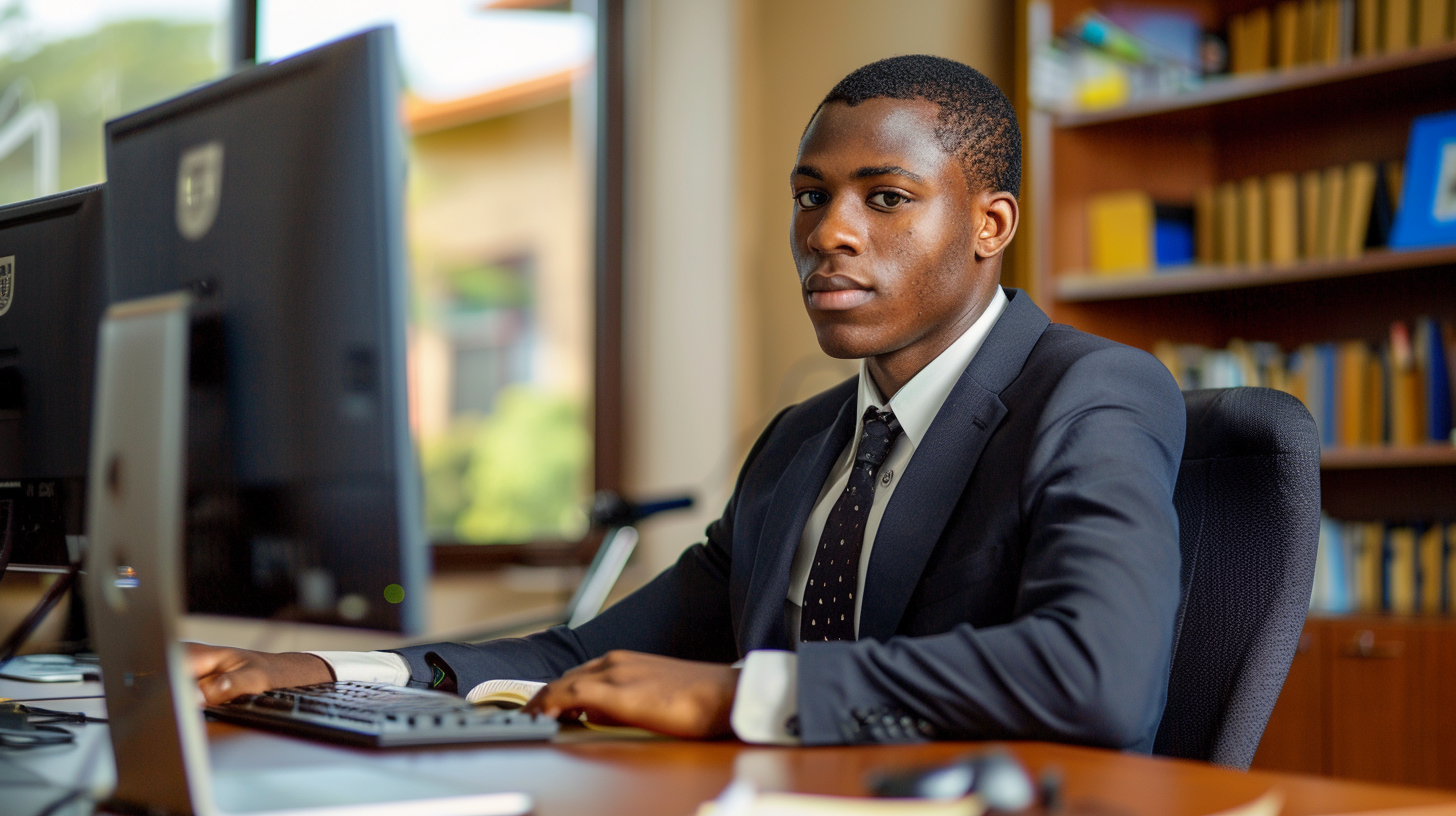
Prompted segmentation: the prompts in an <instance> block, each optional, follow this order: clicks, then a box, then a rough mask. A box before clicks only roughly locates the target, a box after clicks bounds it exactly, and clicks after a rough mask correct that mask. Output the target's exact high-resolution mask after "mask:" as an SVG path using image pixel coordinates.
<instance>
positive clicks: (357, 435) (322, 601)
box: [106, 29, 426, 631]
mask: <svg viewBox="0 0 1456 816" xmlns="http://www.w3.org/2000/svg"><path fill="white" fill-rule="evenodd" d="M393 48H394V46H393V36H392V31H391V30H389V29H375V30H372V31H368V32H365V33H363V34H359V35H356V36H353V37H349V38H347V39H343V40H340V41H337V42H335V43H332V44H329V45H325V46H323V47H320V48H318V49H315V50H313V51H309V52H305V53H303V54H300V55H298V56H296V57H292V58H290V59H287V60H283V61H280V62H276V63H272V64H268V65H262V66H258V67H255V68H250V69H248V70H246V71H243V72H241V73H238V74H236V75H234V76H232V77H229V78H227V79H224V80H221V81H218V82H216V83H213V84H211V85H208V86H205V87H203V88H201V89H198V90H196V91H192V92H189V93H187V94H184V95H183V96H180V97H177V98H175V99H172V100H170V101H167V102H163V103H161V104H159V105H156V106H154V107H151V108H148V109H146V110H143V111H140V112H138V113H135V114H132V115H129V116H126V117H122V118H120V119H116V120H113V121H111V122H109V123H108V124H107V127H106V167H107V178H108V185H109V189H108V201H107V236H108V252H109V254H110V259H111V262H110V267H109V275H108V278H109V283H108V293H109V296H110V299H111V300H112V301H119V300H126V299H131V298H137V297H143V296H149V295H155V294H159V293H163V292H167V291H173V290H176V289H180V288H187V289H190V290H191V291H192V292H193V294H194V295H195V297H196V299H197V302H198V307H197V316H196V321H195V322H196V326H195V330H194V333H193V344H192V362H191V366H190V367H191V372H192V385H193V388H192V396H191V403H190V406H189V420H188V422H189V429H188V437H189V442H188V444H189V458H188V497H187V565H186V566H187V595H188V604H189V608H190V609H191V611H194V612H204V613H216V614H227V615H241V616H248V617H271V618H282V619H288V620H296V621H308V622H317V623H331V624H341V625H351V626H362V627H367V628H374V629H389V630H398V631H417V630H418V629H419V628H420V627H421V625H422V624H423V605H422V601H423V597H422V594H423V589H422V587H423V580H424V571H425V565H426V552H425V549H424V540H423V538H424V536H423V530H422V523H421V521H420V516H419V506H418V505H419V484H418V475H417V465H416V459H415V456H414V453H413V448H412V446H411V443H410V438H409V431H408V424H407V409H406V395H405V366H404V353H405V352H404V348H405V340H404V320H405V313H406V301H407V299H408V298H407V288H406V284H405V278H404V263H403V235H402V227H401V218H400V208H401V205H402V198H403V184H404V159H403V146H402V137H401V134H400V132H399V125H398V101H397V96H398V94H397V89H396V78H395V72H396V69H395V64H396V63H395V59H394V54H393Z"/></svg>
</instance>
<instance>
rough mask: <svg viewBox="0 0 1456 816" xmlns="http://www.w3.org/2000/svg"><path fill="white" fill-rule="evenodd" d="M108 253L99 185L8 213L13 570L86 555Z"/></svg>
mask: <svg viewBox="0 0 1456 816" xmlns="http://www.w3.org/2000/svg"><path fill="white" fill-rule="evenodd" d="M102 249H103V247H102V188H101V187H99V186H97V187H84V188H81V189H78V190H72V191H70V192H66V193H61V194H59V195H52V196H47V197H45V198H39V199H35V200H33V201H26V202H23V203H20V204H12V205H9V206H6V207H0V536H5V535H8V536H9V537H10V542H11V553H10V563H9V569H12V570H17V571H47V572H54V571H63V570H64V569H65V568H66V567H67V566H68V565H69V564H71V563H73V562H77V561H79V560H80V557H81V552H80V548H81V541H82V538H81V537H82V536H83V535H84V534H85V530H84V529H83V527H82V521H83V519H82V516H83V511H84V508H85V504H86V502H85V487H86V459H87V456H88V455H89V454H90V447H89V445H90V438H91V385H92V383H91V379H92V372H93V370H94V368H95V360H96V326H97V323H98V322H99V321H100V320H101V312H102V309H103V308H104V307H105V286H104V277H103V269H104V264H103V259H104V256H103V254H102ZM7 528H8V529H7ZM3 541H4V540H3V538H0V546H3Z"/></svg>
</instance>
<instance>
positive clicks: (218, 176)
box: [177, 142, 222, 241]
mask: <svg viewBox="0 0 1456 816" xmlns="http://www.w3.org/2000/svg"><path fill="white" fill-rule="evenodd" d="M221 198H222V142H208V143H207V144H202V145H198V146H197V147H194V148H191V149H189V150H188V151H186V152H185V153H183V154H182V161H181V162H180V163H179V164H178V165H177V231H178V232H180V233H182V237H183V238H186V239H187V240H189V241H196V240H198V239H199V238H201V237H202V236H204V235H206V234H207V231H208V230H210V229H212V222H213V221H215V220H217V205H218V202H219V200H221Z"/></svg>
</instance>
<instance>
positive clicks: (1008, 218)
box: [976, 192, 1021, 259]
mask: <svg viewBox="0 0 1456 816" xmlns="http://www.w3.org/2000/svg"><path fill="white" fill-rule="evenodd" d="M977 198H978V200H977V202H976V204H977V207H976V210H977V211H978V212H979V214H980V216H981V218H980V221H981V223H980V226H979V227H977V229H976V257H977V258H980V259H985V258H990V257H993V256H995V255H998V254H1000V253H1001V250H1003V249H1005V248H1006V245H1007V244H1009V243H1011V237H1012V236H1013V235H1015V234H1016V222H1017V221H1018V220H1019V218H1020V213H1021V211H1020V209H1019V207H1018V205H1017V203H1016V196H1013V195H1012V194H1010V193H994V192H985V193H981V194H980V195H979V196H978V197H977Z"/></svg>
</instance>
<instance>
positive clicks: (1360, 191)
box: [1337, 161, 1375, 258]
mask: <svg viewBox="0 0 1456 816" xmlns="http://www.w3.org/2000/svg"><path fill="white" fill-rule="evenodd" d="M1374 201H1375V163H1374V162H1366V161H1359V162H1355V163H1353V164H1351V165H1350V167H1349V168H1348V169H1347V170H1346V171H1345V201H1344V213H1345V214H1344V218H1343V219H1342V222H1341V225H1340V230H1339V243H1340V246H1339V252H1338V253H1337V256H1338V257H1341V258H1358V257H1360V256H1361V255H1362V254H1364V252H1365V233H1366V231H1367V230H1368V229H1369V228H1370V205H1371V204H1372V203H1373V202H1374Z"/></svg>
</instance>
